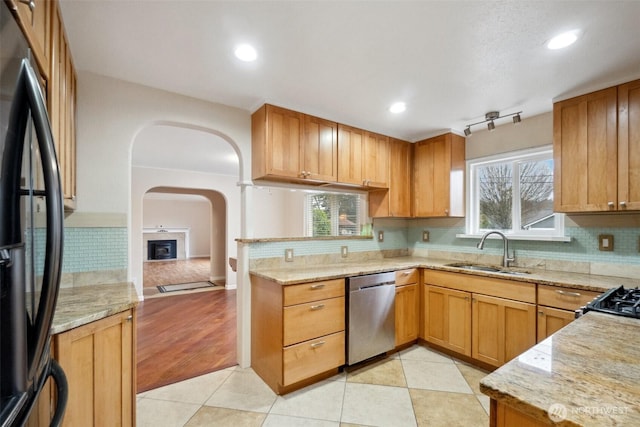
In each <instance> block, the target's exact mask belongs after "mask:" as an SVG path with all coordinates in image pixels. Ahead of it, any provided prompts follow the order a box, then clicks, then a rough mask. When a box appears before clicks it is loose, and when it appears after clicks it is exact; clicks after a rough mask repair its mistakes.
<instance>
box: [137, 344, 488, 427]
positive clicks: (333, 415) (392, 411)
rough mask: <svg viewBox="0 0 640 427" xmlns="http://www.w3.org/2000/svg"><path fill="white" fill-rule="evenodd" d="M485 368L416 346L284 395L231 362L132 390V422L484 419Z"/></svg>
mask: <svg viewBox="0 0 640 427" xmlns="http://www.w3.org/2000/svg"><path fill="white" fill-rule="evenodd" d="M485 375H487V372H485V371H482V370H480V369H478V368H476V367H473V366H470V365H467V364H465V363H463V362H460V361H458V360H455V359H452V358H451V357H449V356H446V355H443V354H441V353H438V352H436V351H433V350H431V349H429V348H427V347H423V346H420V345H414V346H412V347H410V348H408V349H406V350H404V351H402V352H400V353H396V354H394V355H393V356H390V357H388V358H385V359H383V360H380V361H377V362H374V363H371V364H369V365H367V366H363V367H361V368H359V369H357V370H353V371H351V372H342V373H340V374H338V375H336V376H334V377H332V378H330V379H328V380H325V381H321V382H319V383H316V384H314V385H311V386H309V387H305V388H303V389H301V390H298V391H295V392H292V393H289V394H287V395H285V396H278V395H276V394H275V393H273V391H271V389H270V388H269V387H267V385H266V384H265V383H264V382H263V381H262V380H261V379H260V377H258V376H257V375H256V374H255V373H254V372H253V370H251V369H241V368H239V367H232V368H228V369H224V370H222V371H217V372H213V373H211V374H207V375H203V376H201V377H197V378H192V379H189V380H186V381H183V382H180V383H177V384H171V385H168V386H166V387H161V388H158V389H155V390H150V391H147V392H145V393H141V394H139V395H138V406H137V425H138V427H146V426H149V427H197V426H234V427H235V426H264V427H267V426H268V427H273V426H278V427H281V426H305V427H307V426H308V427H316V426H317V427H325V426H326V427H329V426H351V425H359V426H402V427H405V426H429V427H433V426H443V427H445V426H446V427H456V426H460V427H462V426H464V427H474V426H488V425H489V417H488V411H489V398H488V397H487V396H485V395H483V394H481V393H480V390H479V388H478V383H479V381H480V379H481V378H482V377H484V376H485Z"/></svg>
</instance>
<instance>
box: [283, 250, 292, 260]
mask: <svg viewBox="0 0 640 427" xmlns="http://www.w3.org/2000/svg"><path fill="white" fill-rule="evenodd" d="M284 260H285V261H286V262H292V261H293V249H285V250H284Z"/></svg>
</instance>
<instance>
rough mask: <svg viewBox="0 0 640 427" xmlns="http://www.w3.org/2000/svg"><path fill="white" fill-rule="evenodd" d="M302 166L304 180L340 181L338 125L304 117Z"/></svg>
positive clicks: (311, 117)
mask: <svg viewBox="0 0 640 427" xmlns="http://www.w3.org/2000/svg"><path fill="white" fill-rule="evenodd" d="M302 164H303V174H304V175H305V176H304V178H307V179H312V180H317V181H325V182H335V181H337V180H338V124H337V123H335V122H331V121H329V120H324V119H320V118H318V117H313V116H307V115H305V116H304V134H303V144H302Z"/></svg>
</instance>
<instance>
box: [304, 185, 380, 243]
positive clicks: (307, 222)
mask: <svg viewBox="0 0 640 427" xmlns="http://www.w3.org/2000/svg"><path fill="white" fill-rule="evenodd" d="M305 192H306V193H307V194H305V197H304V204H303V205H304V206H303V215H304V237H311V238H314V237H315V238H317V237H332V238H350V237H356V236H357V237H360V236H362V231H363V227H362V226H363V225H366V224H370V223H371V218H370V217H369V214H368V212H369V209H368V203H369V200H368V197H367V193H364V192H360V191H331V190H324V191H320V190H305ZM316 194H330V195H332V197H334V198H335V199H334V200H332V202H331V208H330V209H331V212H332V215H331V218H330V220H331V234H330V235H328V236H314V235H313V211H312V209H311V207H310V198H311V197H310V196H313V195H316ZM341 195H348V196H354V197H358V199H359V200H358V202H357V203H358V215H357V221H356V233H355V234H340V233H339V231H340V225H339V221H340V216H339V212H338V206H337V204H336V201H337V197H338V196H341ZM358 230H359V231H358ZM369 237H370V236H369Z"/></svg>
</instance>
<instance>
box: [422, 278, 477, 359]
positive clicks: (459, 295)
mask: <svg viewBox="0 0 640 427" xmlns="http://www.w3.org/2000/svg"><path fill="white" fill-rule="evenodd" d="M423 328H424V339H425V340H426V341H427V342H431V343H434V344H437V345H439V346H442V347H445V348H448V349H450V350H453V351H456V352H458V353H460V354H464V355H466V356H470V355H471V294H470V293H469V292H463V291H456V290H452V289H446V288H441V287H439V286H431V285H425V286H424V325H423Z"/></svg>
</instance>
